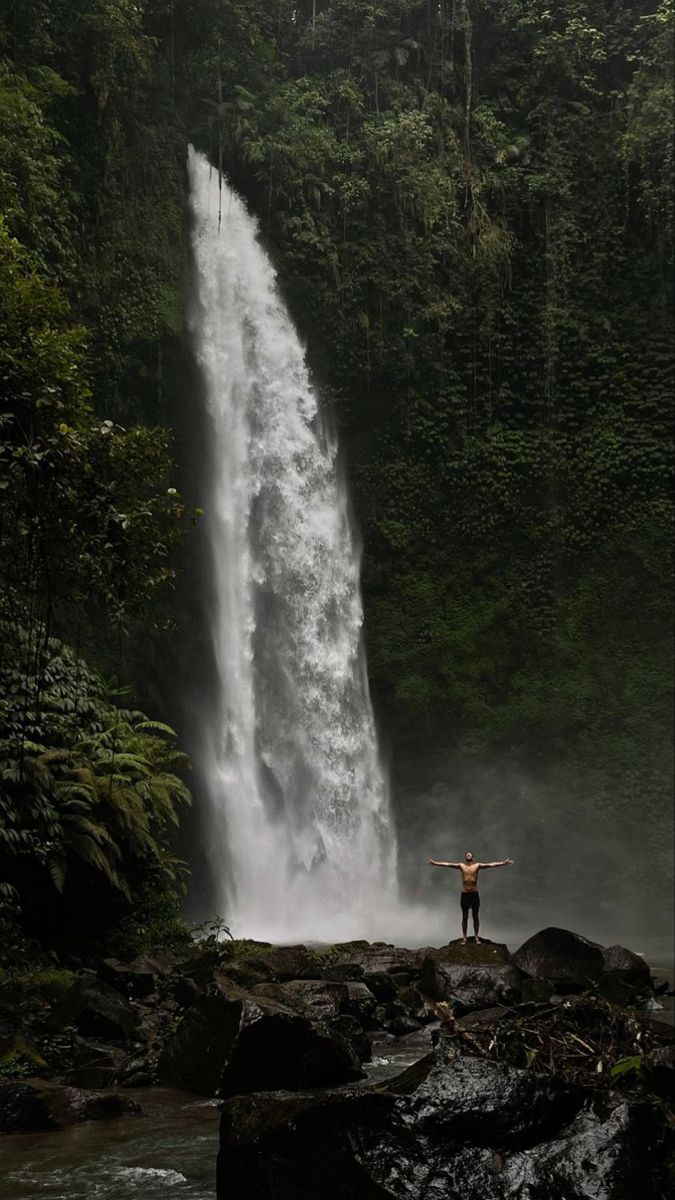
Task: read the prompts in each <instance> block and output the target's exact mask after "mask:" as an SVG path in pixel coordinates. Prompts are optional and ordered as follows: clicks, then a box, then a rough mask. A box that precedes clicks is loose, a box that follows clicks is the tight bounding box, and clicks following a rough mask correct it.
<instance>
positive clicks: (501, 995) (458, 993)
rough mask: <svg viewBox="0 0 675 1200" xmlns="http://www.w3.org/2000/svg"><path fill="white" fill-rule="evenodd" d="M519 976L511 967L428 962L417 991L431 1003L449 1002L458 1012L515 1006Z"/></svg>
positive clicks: (519, 987) (515, 969)
mask: <svg viewBox="0 0 675 1200" xmlns="http://www.w3.org/2000/svg"><path fill="white" fill-rule="evenodd" d="M522 978H523V976H522V974H521V972H520V971H519V970H518V969H517V967H514V966H513V965H512V964H511V963H499V964H498V965H496V966H461V965H453V964H451V963H445V962H439V961H438V960H437V959H434V958H427V959H426V960H425V963H424V967H423V970H422V978H421V979H420V991H421V992H422V993H423V994H424V995H426V996H429V997H431V999H433V1000H448V1001H450V1003H451V1004H452V1006H453V1008H454V1009H455V1010H456V1011H457V1012H459V1013H462V1012H471V1011H472V1010H473V1009H481V1008H492V1007H494V1005H496V1004H515V1003H517V1002H518V1001H519V1000H520V995H521V985H522Z"/></svg>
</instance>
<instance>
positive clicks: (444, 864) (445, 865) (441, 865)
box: [427, 858, 496, 870]
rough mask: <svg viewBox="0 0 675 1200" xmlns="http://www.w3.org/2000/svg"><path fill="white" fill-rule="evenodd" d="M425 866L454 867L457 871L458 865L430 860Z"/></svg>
mask: <svg viewBox="0 0 675 1200" xmlns="http://www.w3.org/2000/svg"><path fill="white" fill-rule="evenodd" d="M427 866H428V867H456V868H457V870H459V867H460V864H459V863H445V862H436V860H435V859H433V858H430V859H429V861H428V863H427ZM495 866H496V863H495Z"/></svg>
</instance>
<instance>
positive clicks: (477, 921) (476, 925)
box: [473, 908, 480, 946]
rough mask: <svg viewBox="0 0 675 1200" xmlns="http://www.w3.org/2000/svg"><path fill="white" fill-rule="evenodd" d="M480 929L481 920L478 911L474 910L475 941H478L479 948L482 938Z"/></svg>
mask: <svg viewBox="0 0 675 1200" xmlns="http://www.w3.org/2000/svg"><path fill="white" fill-rule="evenodd" d="M479 929H480V920H479V918H478V909H477V908H474V910H473V932H474V935H475V941H476V945H477V946H480V938H479V936H478V930H479Z"/></svg>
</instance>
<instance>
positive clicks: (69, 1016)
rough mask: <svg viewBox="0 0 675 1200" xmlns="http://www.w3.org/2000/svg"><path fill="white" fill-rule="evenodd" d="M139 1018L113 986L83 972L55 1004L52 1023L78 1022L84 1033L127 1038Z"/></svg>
mask: <svg viewBox="0 0 675 1200" xmlns="http://www.w3.org/2000/svg"><path fill="white" fill-rule="evenodd" d="M138 1023H139V1018H138V1015H137V1013H136V1012H135V1011H134V1009H133V1008H132V1007H131V1006H130V1005H129V1004H127V1003H126V1002H125V1001H124V1000H123V999H122V998H121V996H120V994H119V992H117V991H115V989H114V988H111V987H109V986H108V984H106V983H103V982H102V981H101V980H98V979H96V978H95V977H94V976H93V975H84V976H81V977H80V978H79V979H78V980H77V982H76V983H74V984H73V986H72V987H71V988H69V989H68V991H67V992H66V994H65V996H63V998H62V1000H60V1001H59V1003H58V1004H57V1005H55V1007H54V1009H53V1011H52V1015H51V1019H50V1024H51V1026H52V1028H54V1029H62V1028H63V1027H64V1026H65V1025H75V1027H76V1028H77V1029H78V1030H79V1032H80V1033H81V1034H83V1035H84V1036H85V1037H91V1038H103V1039H104V1040H109V1041H128V1040H130V1039H132V1038H133V1037H134V1035H135V1033H136V1031H137V1028H138Z"/></svg>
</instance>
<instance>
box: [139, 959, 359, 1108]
mask: <svg viewBox="0 0 675 1200" xmlns="http://www.w3.org/2000/svg"><path fill="white" fill-rule="evenodd" d="M361 1074H362V1073H361V1069H360V1066H359V1063H358V1060H357V1058H356V1056H355V1054H354V1053H353V1051H352V1049H351V1047H350V1045H349V1044H348V1042H347V1041H345V1040H344V1039H342V1038H341V1037H338V1036H334V1035H333V1034H332V1033H331V1030H330V1029H329V1028H328V1027H327V1026H326V1025H325V1024H324V1023H323V1022H319V1021H309V1020H307V1018H306V1017H304V1016H302V1015H301V1014H300V1013H298V1012H294V1011H292V1010H291V1009H290V1008H288V1007H286V1006H284V1005H281V1004H279V1003H278V1002H277V1001H275V1000H272V999H269V998H268V997H265V996H255V995H253V994H251V993H248V992H245V991H244V990H243V989H241V988H237V987H235V986H233V985H225V984H223V983H222V981H221V982H220V983H218V984H214V985H211V986H210V987H209V988H207V989H205V991H204V992H203V993H202V995H201V996H200V997H199V1000H198V1001H197V1002H196V1003H195V1004H194V1005H193V1006H192V1007H191V1008H190V1009H188V1011H187V1012H186V1013H185V1016H184V1017H183V1018H182V1020H181V1022H180V1023H179V1025H178V1028H177V1030H176V1032H175V1034H174V1036H173V1037H172V1038H171V1039H170V1041H169V1042H168V1044H167V1045H166V1047H165V1049H164V1051H163V1052H162V1054H161V1056H160V1059H159V1063H158V1076H159V1078H160V1079H161V1080H162V1081H163V1082H165V1083H169V1084H171V1085H173V1086H174V1087H179V1088H183V1089H184V1090H185V1091H191V1092H198V1093H200V1094H201V1095H213V1094H214V1093H215V1092H216V1091H217V1092H218V1094H219V1095H221V1096H232V1095H235V1094H237V1093H240V1092H242V1093H243V1092H252V1091H259V1090H261V1091H262V1090H267V1089H277V1088H286V1089H288V1090H295V1089H300V1088H306V1087H320V1086H326V1085H330V1084H334V1083H344V1082H347V1081H349V1080H355V1079H359V1078H360V1077H361Z"/></svg>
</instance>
